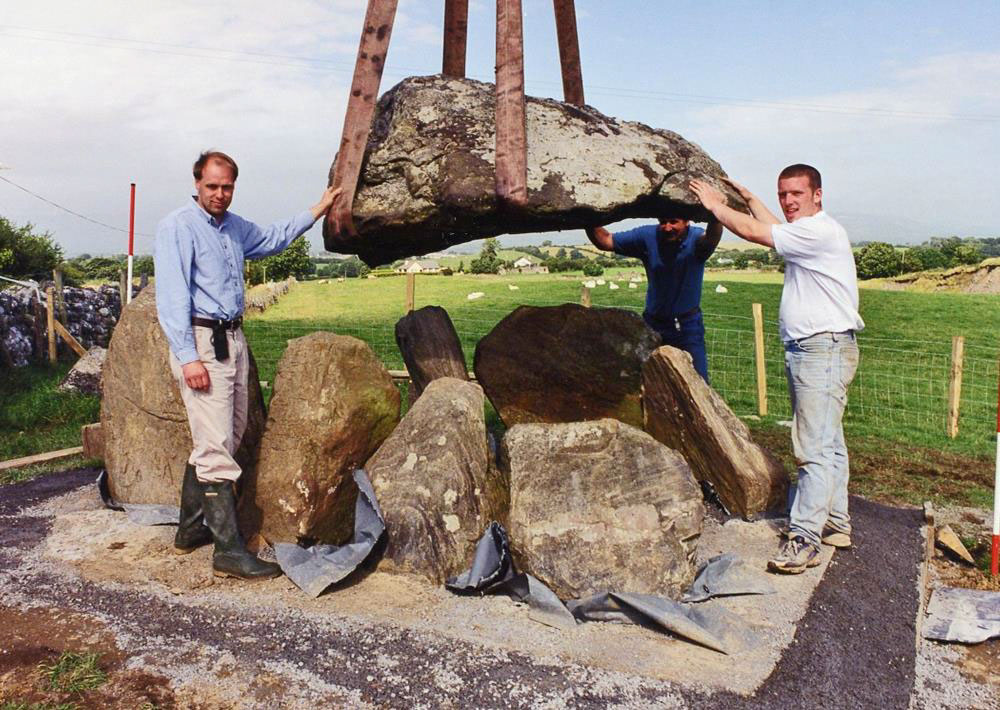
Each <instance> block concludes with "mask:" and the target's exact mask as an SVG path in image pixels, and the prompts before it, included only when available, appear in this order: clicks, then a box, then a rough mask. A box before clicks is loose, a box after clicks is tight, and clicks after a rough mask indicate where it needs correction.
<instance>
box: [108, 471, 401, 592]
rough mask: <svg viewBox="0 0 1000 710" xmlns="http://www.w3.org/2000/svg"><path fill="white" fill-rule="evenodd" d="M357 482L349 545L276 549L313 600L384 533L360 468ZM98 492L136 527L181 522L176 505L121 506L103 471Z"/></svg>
mask: <svg viewBox="0 0 1000 710" xmlns="http://www.w3.org/2000/svg"><path fill="white" fill-rule="evenodd" d="M354 482H355V483H356V484H357V485H358V490H359V491H360V492H359V495H358V499H357V502H356V503H355V504H354V536H353V538H352V539H351V541H350V542H349V543H347V544H346V545H341V546H336V545H313V546H312V547H309V548H302V547H299V546H298V545H294V544H291V543H277V544H276V545H275V546H274V552H275V556H276V557H277V560H278V564H279V565H280V566H281V571H282V572H284V573H285V574H286V575H287V576H288V578H289V579H291V580H292V581H293V582H294V583H295V584H296V585H297V586H298V587H299V588H300V589H301V590H302V591H304V592H305V593H306V594H308V595H310V596H312V597H318V596H319V595H320V594H322V593H323V592H324V591H325V590H326V589H327V588H328V587H330V586H331V585H333V584H336V583H337V582H339V581H341V580H342V579H344V578H345V577H347V576H348V575H350V574H351V573H352V572H353V571H354V570H355V569H357V568H358V566H359V565H360V564H361V563H362V562H364V561H365V560H366V559H367V558H368V555H370V554H371V551H372V550H373V549H374V548H375V545H376V544H377V543H378V540H379V538H380V537H381V536H382V535H383V534H384V533H385V520H384V519H383V517H382V511H381V510H379V507H378V502H377V501H376V500H375V491H373V490H372V484H371V482H370V481H369V480H368V474H366V473H365V472H364V470H362V469H357V470H356V471H355V472H354ZM97 490H98V492H99V493H100V496H101V500H102V501H103V503H104V506H105V507H106V508H110V509H111V510H117V511H120V512H124V513H125V514H126V515H127V516H128V519H129V520H130V521H131V522H133V523H135V524H137V525H177V522H178V520H179V519H180V508H178V507H176V506H170V505H153V504H136V503H118V502H117V501H116V500H115V499H114V498H113V497H112V496H111V490H110V488H109V487H108V474H107V472H106V471H101V473H100V475H98V477H97ZM178 495H180V492H179V491H178Z"/></svg>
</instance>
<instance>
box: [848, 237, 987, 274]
mask: <svg viewBox="0 0 1000 710" xmlns="http://www.w3.org/2000/svg"><path fill="white" fill-rule="evenodd" d="M994 256H1000V238H997V237H989V238H986V239H972V238H966V239H963V238H961V237H956V236H951V237H934V238H932V239H929V240H928V241H926V242H924V243H923V244H920V245H918V246H914V247H907V248H902V249H901V248H898V247H894V246H893V245H892V244H888V243H886V242H868V243H865V244H864V245H863V246H861V248H860V249H858V250H856V251H855V252H854V263H855V265H856V266H857V269H858V278H861V279H875V278H883V277H887V276H897V275H899V274H907V273H913V272H916V271H926V270H928V269H948V268H952V267H954V266H960V265H962V264H978V263H979V262H981V261H982V260H983V259H986V258H990V257H994Z"/></svg>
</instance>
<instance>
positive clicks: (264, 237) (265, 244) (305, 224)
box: [240, 210, 316, 259]
mask: <svg viewBox="0 0 1000 710" xmlns="http://www.w3.org/2000/svg"><path fill="white" fill-rule="evenodd" d="M315 221H316V219H315V218H314V217H313V215H312V212H310V211H309V210H305V211H303V212H300V213H299V214H297V215H295V216H294V217H292V218H291V219H289V220H285V221H283V222H275V223H274V224H272V225H271V226H269V227H258V226H257V225H256V224H254V223H253V222H248V221H247V220H245V219H241V225H240V236H241V239H242V240H243V256H244V258H247V259H262V258H264V257H265V256H271V255H272V254H277V253H278V252H280V251H282V250H283V249H285V248H286V247H287V246H288V245H289V244H291V243H292V242H293V241H294V240H295V239H296V238H297V237H300V236H302V235H303V234H305V233H306V232H307V231H309V228H310V227H312V226H313V223H314V222H315Z"/></svg>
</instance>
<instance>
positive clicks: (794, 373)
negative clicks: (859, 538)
mask: <svg viewBox="0 0 1000 710" xmlns="http://www.w3.org/2000/svg"><path fill="white" fill-rule="evenodd" d="M857 369H858V343H857V340H855V337H854V333H853V331H847V332H844V333H817V334H816V335H812V336H810V337H808V338H802V339H801V340H793V341H790V342H787V343H785V375H786V376H787V377H788V394H789V396H790V397H791V400H792V410H793V412H794V416H793V420H792V448H793V450H794V451H795V461H796V463H797V465H798V469H799V482H798V486H797V488H796V491H795V498H794V499H793V500H792V509H791V513H790V515H789V527H790V529H791V534H792V535H800V536H802V537H804V538H805V539H806V540H807V541H808V542H810V543H812V544H814V545H819V543H820V538H821V536H822V533H823V527H824V526H829V527H831V528H833V529H835V530H837V531H839V532H844V533H848V534H850V532H851V517H850V515H848V512H847V481H848V478H849V477H850V469H849V466H848V458H847V445H846V444H845V443H844V427H843V424H842V420H843V416H844V407H846V406H847V387H848V386H849V385H850V384H851V381H852V380H853V379H854V373H855V371H856V370H857Z"/></svg>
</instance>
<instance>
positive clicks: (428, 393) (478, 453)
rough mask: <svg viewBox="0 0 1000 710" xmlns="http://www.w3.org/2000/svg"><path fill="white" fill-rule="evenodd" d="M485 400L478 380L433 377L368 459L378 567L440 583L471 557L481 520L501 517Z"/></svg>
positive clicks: (502, 492) (504, 494) (503, 498)
mask: <svg viewBox="0 0 1000 710" xmlns="http://www.w3.org/2000/svg"><path fill="white" fill-rule="evenodd" d="M484 403H485V400H484V397H483V390H482V389H481V388H480V387H479V385H477V384H475V383H472V382H466V381H463V380H459V379H456V378H453V377H442V378H439V379H436V380H434V381H432V382H431V383H430V384H429V385H428V386H427V389H425V390H424V392H423V395H422V396H421V397H420V399H418V400H417V402H416V403H415V404H414V405H413V406H412V407H411V408H410V410H409V411H408V412H407V413H406V416H404V417H403V420H402V421H401V422H400V423H399V426H398V427H396V430H395V431H394V432H393V433H392V435H391V436H390V437H389V438H388V439H386V441H385V443H383V444H382V446H381V447H379V450H378V451H377V452H376V453H375V455H374V456H372V458H371V460H369V461H368V463H367V464H366V466H365V470H366V471H367V472H368V475H369V476H370V477H371V480H372V486H373V488H374V490H375V496H376V498H377V499H378V503H379V507H380V508H381V509H382V514H383V516H384V517H385V525H386V533H387V542H386V550H385V555H384V557H383V560H382V562H381V564H380V565H379V569H381V570H383V571H387V572H394V573H408V574H415V575H418V576H420V577H423V578H424V579H426V580H427V581H429V582H431V583H432V584H443V583H444V581H445V579H447V578H448V577H451V576H453V575H455V574H457V573H458V572H460V571H461V570H462V569H464V568H465V566H466V565H467V564H468V563H469V561H470V560H471V559H472V556H473V554H474V552H475V548H476V542H477V541H478V540H479V538H480V536H481V535H482V534H483V530H485V529H486V526H487V525H489V523H490V522H492V521H494V520H499V521H503V520H506V517H507V507H508V499H509V494H508V490H507V482H506V480H504V478H503V477H502V476H501V475H500V473H499V472H498V471H497V470H496V468H495V467H493V466H492V462H491V461H490V453H489V448H488V447H487V443H486V421H485V416H484V411H483V405H484Z"/></svg>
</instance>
